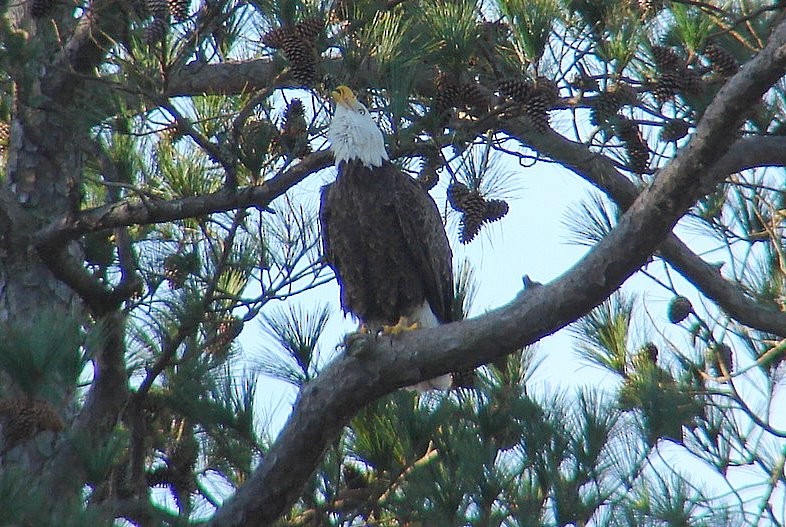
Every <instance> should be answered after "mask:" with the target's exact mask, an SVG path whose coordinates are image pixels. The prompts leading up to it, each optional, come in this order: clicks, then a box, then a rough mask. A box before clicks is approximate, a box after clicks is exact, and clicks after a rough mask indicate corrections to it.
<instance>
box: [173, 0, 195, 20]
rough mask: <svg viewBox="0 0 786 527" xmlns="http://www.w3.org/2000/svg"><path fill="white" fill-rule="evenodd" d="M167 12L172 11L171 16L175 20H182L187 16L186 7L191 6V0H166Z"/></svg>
mask: <svg viewBox="0 0 786 527" xmlns="http://www.w3.org/2000/svg"><path fill="white" fill-rule="evenodd" d="M168 3H169V12H170V13H172V18H174V19H175V21H176V22H183V21H184V20H185V19H187V18H188V8H189V7H190V6H191V0H168Z"/></svg>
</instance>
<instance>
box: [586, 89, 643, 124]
mask: <svg viewBox="0 0 786 527" xmlns="http://www.w3.org/2000/svg"><path fill="white" fill-rule="evenodd" d="M636 101H637V94H636V90H635V89H634V88H633V87H632V86H631V85H629V84H626V83H619V84H613V85H611V86H609V87H608V88H606V90H604V91H602V92H600V93H599V94H598V96H597V97H596V98H595V101H594V103H593V105H592V108H591V110H590V121H591V122H592V124H594V125H595V126H604V125H606V124H608V123H609V121H610V120H611V119H612V118H613V117H615V116H616V115H617V113H618V112H619V111H620V109H622V107H623V106H625V105H628V104H634V103H635V102H636Z"/></svg>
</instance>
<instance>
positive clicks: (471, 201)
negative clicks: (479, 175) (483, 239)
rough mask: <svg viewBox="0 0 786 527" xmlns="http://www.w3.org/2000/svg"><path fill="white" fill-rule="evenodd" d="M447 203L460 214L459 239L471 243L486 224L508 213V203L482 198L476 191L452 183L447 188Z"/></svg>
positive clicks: (463, 185)
mask: <svg viewBox="0 0 786 527" xmlns="http://www.w3.org/2000/svg"><path fill="white" fill-rule="evenodd" d="M448 203H450V206H451V207H453V209H454V210H456V211H458V212H461V213H462V214H461V223H460V233H459V239H460V240H461V243H464V244H466V243H469V242H471V241H472V240H473V239H474V238H475V236H477V234H478V233H479V232H480V228H481V227H482V226H483V225H484V224H486V223H492V222H495V221H497V220H500V219H502V218H503V217H504V216H505V215H506V214H507V213H508V208H509V207H508V203H507V202H506V201H504V200H501V199H490V200H487V199H486V198H484V197H483V196H482V195H481V194H480V192H479V191H478V190H477V189H470V188H469V187H467V186H466V185H465V184H463V183H459V182H454V183H451V184H450V186H449V187H448Z"/></svg>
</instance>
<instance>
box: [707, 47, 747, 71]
mask: <svg viewBox="0 0 786 527" xmlns="http://www.w3.org/2000/svg"><path fill="white" fill-rule="evenodd" d="M703 54H704V56H705V57H707V60H709V61H710V65H711V66H712V69H713V71H715V72H716V73H717V74H718V75H720V76H721V77H731V76H732V75H734V74H735V73H737V72H738V71H739V69H740V64H739V62H737V59H736V58H734V55H732V54H731V53H730V52H729V51H727V50H726V49H724V48H722V47H720V46H719V45H718V44H715V43H711V44H708V45H707V46H706V47H705V48H704V51H703Z"/></svg>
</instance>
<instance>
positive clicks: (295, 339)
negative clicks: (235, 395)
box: [259, 304, 331, 386]
mask: <svg viewBox="0 0 786 527" xmlns="http://www.w3.org/2000/svg"><path fill="white" fill-rule="evenodd" d="M330 313H331V308H330V306H329V305H327V304H323V305H321V306H317V307H316V308H315V309H313V310H305V309H303V308H302V307H296V306H292V305H290V306H289V308H288V309H284V308H278V309H271V310H270V311H269V312H267V313H265V314H263V316H262V324H263V328H264V330H265V332H266V333H267V334H268V335H269V336H270V337H271V340H272V341H273V342H274V343H275V345H276V348H275V349H274V350H269V349H265V350H263V351H262V354H261V357H260V365H259V366H260V369H261V371H262V372H264V373H266V374H267V375H270V376H272V377H274V378H277V379H281V380H284V381H286V382H290V383H292V384H294V385H296V386H302V385H304V384H305V383H307V382H308V381H309V380H311V379H312V378H314V376H315V375H316V366H317V365H316V364H315V362H314V359H316V358H317V342H318V341H319V338H320V337H321V336H322V332H323V331H324V330H325V326H326V325H327V322H328V318H329V317H330ZM281 351H283V352H284V355H283V356H282V355H281V353H280V352H281Z"/></svg>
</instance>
